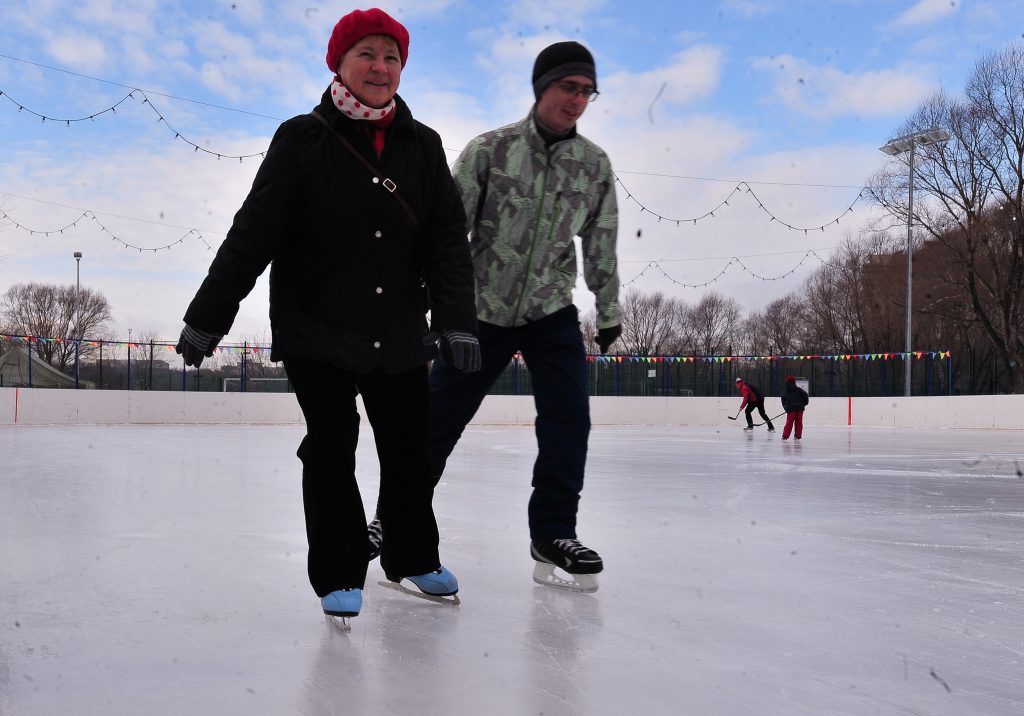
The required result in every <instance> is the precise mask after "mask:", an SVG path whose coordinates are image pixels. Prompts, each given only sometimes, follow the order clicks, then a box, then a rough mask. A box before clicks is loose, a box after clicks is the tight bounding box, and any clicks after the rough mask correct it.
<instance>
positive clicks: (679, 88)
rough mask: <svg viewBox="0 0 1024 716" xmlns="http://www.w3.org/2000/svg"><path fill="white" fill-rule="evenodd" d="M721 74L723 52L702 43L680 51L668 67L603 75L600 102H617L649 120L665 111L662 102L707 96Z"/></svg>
mask: <svg viewBox="0 0 1024 716" xmlns="http://www.w3.org/2000/svg"><path fill="white" fill-rule="evenodd" d="M721 74H722V51H721V50H720V49H718V48H717V47H713V46H711V45H698V46H695V47H690V48H687V49H685V50H682V51H681V52H677V53H676V54H675V55H673V56H672V58H671V61H670V63H669V64H668V65H667V66H665V67H655V68H652V69H650V70H647V71H645V72H639V73H633V72H616V73H614V74H612V75H610V76H609V77H608V78H607V79H606V80H605V79H600V78H599V81H598V84H599V86H600V88H601V95H602V97H601V98H600V99H599V100H598V101H600V102H605V101H606V100H607V101H611V102H615V103H616V104H619V105H623V106H624V110H625V112H627V113H629V114H631V115H639V116H640V117H642V118H645V119H647V118H648V115H649V114H654V115H655V117H656V116H657V115H658V114H660V113H662V112H663V111H664V110H663V108H659V107H658V105H659V104H671V105H688V104H692V103H694V102H695V101H697V100H699V99H702V98H704V97H707V96H708V95H710V94H711V93H712V92H714V90H715V89H716V88H717V87H718V83H719V81H720V79H721ZM652 104H653V106H652ZM632 118H634V119H635V118H637V117H632Z"/></svg>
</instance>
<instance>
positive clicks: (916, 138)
mask: <svg viewBox="0 0 1024 716" xmlns="http://www.w3.org/2000/svg"><path fill="white" fill-rule="evenodd" d="M949 137H950V135H949V132H947V131H946V130H944V129H940V128H938V127H932V128H931V129H924V130H922V131H920V132H914V133H913V134H907V135H905V136H902V137H896V139H891V140H889V141H888V142H886V143H885V145H884V146H882V147H880V150H881V151H883V152H885V153H886V154H888V155H890V156H896V155H897V154H903V153H904V152H910V162H909V163H910V184H909V185H908V187H907V190H908V198H907V325H906V340H905V342H904V349H903V350H904V353H903V355H904V370H903V375H904V383H903V393H904V395H906V396H907V397H909V396H910V383H911V381H910V379H911V374H912V368H913V365H914V364H913V361H912V360H911V357H910V352H911V350H912V348H913V347H912V345H911V337H912V331H913V323H912V319H911V315H912V307H913V303H912V302H913V296H914V156H915V151H914V150H915V149H916V147H917V145H918V144H920V145H921V146H927V145H929V144H939V143H940V142H945V141H947V140H948V139H949Z"/></svg>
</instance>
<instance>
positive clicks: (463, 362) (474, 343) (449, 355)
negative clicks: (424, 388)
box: [423, 330, 480, 373]
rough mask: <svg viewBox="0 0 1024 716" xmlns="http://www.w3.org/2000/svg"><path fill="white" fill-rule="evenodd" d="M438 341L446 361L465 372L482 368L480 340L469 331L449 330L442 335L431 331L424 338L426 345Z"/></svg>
mask: <svg viewBox="0 0 1024 716" xmlns="http://www.w3.org/2000/svg"><path fill="white" fill-rule="evenodd" d="M434 341H437V347H438V348H440V349H441V357H442V358H444V362H445V363H448V364H450V365H453V366H455V367H456V368H458V369H459V370H461V371H462V372H463V373H472V372H474V371H478V370H480V341H478V340H477V337H476V336H474V335H473V334H472V333H470V332H469V331H457V330H447V331H444V332H443V333H442V334H441V335H440V336H438V335H437V332H436V331H431V332H430V333H428V334H427V336H426V337H425V338H424V339H423V342H424V343H425V344H426V345H430V344H431V343H433V342H434Z"/></svg>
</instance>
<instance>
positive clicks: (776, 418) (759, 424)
mask: <svg viewBox="0 0 1024 716" xmlns="http://www.w3.org/2000/svg"><path fill="white" fill-rule="evenodd" d="M785 414H786V412H785V411H783V412H781V413H779V414H778V415H776V416H775V417H774V418H768V422H769V423H770V422H771V421H773V420H778V419H779V418H781V417H782V416H783V415H785ZM761 425H764V423H754V426H755V427H757V426H761Z"/></svg>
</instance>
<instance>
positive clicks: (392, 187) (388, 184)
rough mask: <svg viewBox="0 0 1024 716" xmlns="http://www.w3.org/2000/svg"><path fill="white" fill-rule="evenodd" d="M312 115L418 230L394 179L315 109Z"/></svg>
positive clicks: (414, 213) (407, 204) (412, 212)
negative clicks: (374, 180)
mask: <svg viewBox="0 0 1024 716" xmlns="http://www.w3.org/2000/svg"><path fill="white" fill-rule="evenodd" d="M310 114H311V115H313V116H314V117H316V119H317V121H319V122H320V123H321V124H322V125H324V126H325V127H327V131H329V132H330V133H331V134H333V135H334V137H335V139H337V140H338V141H339V142H341V143H342V144H343V145H344V146H345V148H346V149H348V151H349V152H351V153H352V156H354V157H355V158H356V159H358V160H359V161H361V162H362V163H363V165H364V166H365V167H366V168H367V169H369V170H370V173H371V174H373V176H375V177H376V178H377V179H378V180H379V182H380V184H381V186H383V187H384V188H385V189H387V190H388V192H390V194H391V196H393V197H395V199H396V200H397V201H398V203H399V204H401V205H402V208H403V209H405V213H406V214H408V215H409V220H410V221H412V225H413V227H416V228H418V227H419V222H418V221H416V212H414V211H413V210H412V207H411V206H409V202H407V201H406V200H405V197H403V196H402V195H401V194H399V193H398V185H397V184H395V182H394V181H393V180H392V179H388V178H387V177H385V176H384V175H383V174H381V173H380V172H379V171H377V167H375V166H373V164H371V163H370V161H369V160H368V159H367V158H366V157H364V156H363V155H362V154H360V153H359V150H358V149H356V148H355V147H353V146H352V143H351V142H350V141H348V140H347V139H345V137H343V136H342V134H341V132H339V131H338V130H337V129H335V128H334V127H332V126H331V125H330V124H329V123H328V122H327V120H326V119H324V116H323V115H322V114H320V113H319V112H317V111H316V110H315V109H314V110H313V111H312V112H310Z"/></svg>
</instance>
